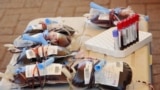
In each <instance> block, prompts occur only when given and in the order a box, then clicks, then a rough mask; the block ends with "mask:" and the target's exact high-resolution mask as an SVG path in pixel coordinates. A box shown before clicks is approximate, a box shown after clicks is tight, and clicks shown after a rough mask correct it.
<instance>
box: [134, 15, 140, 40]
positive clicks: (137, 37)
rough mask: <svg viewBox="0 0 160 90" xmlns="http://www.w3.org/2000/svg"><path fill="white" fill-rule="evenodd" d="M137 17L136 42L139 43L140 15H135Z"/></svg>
mask: <svg viewBox="0 0 160 90" xmlns="http://www.w3.org/2000/svg"><path fill="white" fill-rule="evenodd" d="M135 16H136V20H135V22H136V31H137V39H136V41H137V42H138V41H139V23H138V22H139V15H138V14H136V15H135Z"/></svg>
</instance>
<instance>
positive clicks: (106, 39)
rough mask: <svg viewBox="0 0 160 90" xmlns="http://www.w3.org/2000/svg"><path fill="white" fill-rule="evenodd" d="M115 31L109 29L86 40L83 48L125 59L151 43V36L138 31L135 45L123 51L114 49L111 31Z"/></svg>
mask: <svg viewBox="0 0 160 90" xmlns="http://www.w3.org/2000/svg"><path fill="white" fill-rule="evenodd" d="M114 29H116V28H115V27H114V28H110V29H108V30H106V31H104V32H102V33H100V34H98V35H97V36H95V37H93V38H91V39H89V40H87V41H86V42H85V46H86V48H87V49H88V50H92V51H95V52H99V53H102V54H106V55H110V56H114V57H126V56H127V55H129V54H131V53H132V52H134V51H135V50H137V49H139V48H141V47H143V46H144V45H145V44H147V43H149V42H151V41H152V34H151V33H148V32H144V31H139V41H138V42H136V43H135V44H133V45H131V46H129V47H127V48H125V49H124V50H115V49H114V39H113V36H112V31H113V30H114Z"/></svg>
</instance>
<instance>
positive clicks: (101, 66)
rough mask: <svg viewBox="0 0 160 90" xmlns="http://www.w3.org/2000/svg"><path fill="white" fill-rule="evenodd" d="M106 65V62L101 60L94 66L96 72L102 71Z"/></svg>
mask: <svg viewBox="0 0 160 90" xmlns="http://www.w3.org/2000/svg"><path fill="white" fill-rule="evenodd" d="M105 64H106V60H100V62H99V63H98V64H96V65H95V66H94V70H95V71H96V72H98V71H100V70H102V68H103V67H104V65H105Z"/></svg>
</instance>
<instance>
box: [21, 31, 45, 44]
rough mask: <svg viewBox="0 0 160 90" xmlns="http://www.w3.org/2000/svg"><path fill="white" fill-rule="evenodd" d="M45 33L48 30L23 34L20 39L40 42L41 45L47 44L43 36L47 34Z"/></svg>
mask: <svg viewBox="0 0 160 90" xmlns="http://www.w3.org/2000/svg"><path fill="white" fill-rule="evenodd" d="M47 35H48V30H45V31H44V32H43V33H38V34H35V35H29V34H23V35H22V39H23V40H30V41H33V42H36V43H41V44H43V45H47V44H48V41H47V40H46V39H45V38H44V36H47Z"/></svg>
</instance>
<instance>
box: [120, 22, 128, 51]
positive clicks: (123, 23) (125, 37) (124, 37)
mask: <svg viewBox="0 0 160 90" xmlns="http://www.w3.org/2000/svg"><path fill="white" fill-rule="evenodd" d="M121 24H122V38H123V49H124V48H126V47H127V29H126V25H127V24H126V20H123V21H122V23H121Z"/></svg>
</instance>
